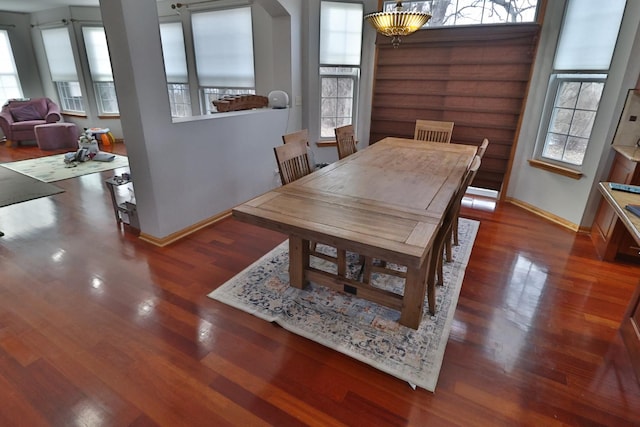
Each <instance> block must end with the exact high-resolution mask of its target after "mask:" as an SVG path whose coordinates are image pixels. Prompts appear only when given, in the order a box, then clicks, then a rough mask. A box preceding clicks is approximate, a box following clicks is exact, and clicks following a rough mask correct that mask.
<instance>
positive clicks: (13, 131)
mask: <svg viewBox="0 0 640 427" xmlns="http://www.w3.org/2000/svg"><path fill="white" fill-rule="evenodd" d="M61 119H62V116H61V115H60V107H58V105H57V104H56V103H55V102H53V101H52V100H50V99H49V98H32V99H29V100H20V101H18V100H13V101H9V102H7V103H6V104H5V105H4V106H3V107H2V110H0V127H2V132H4V136H5V138H6V139H7V144H6V146H7V147H9V146H11V144H12V143H13V142H14V141H15V142H16V143H18V144H19V143H20V142H21V141H29V140H35V139H36V135H35V131H34V129H33V128H34V127H35V126H37V125H43V124H47V123H55V122H58V121H60V120H61Z"/></svg>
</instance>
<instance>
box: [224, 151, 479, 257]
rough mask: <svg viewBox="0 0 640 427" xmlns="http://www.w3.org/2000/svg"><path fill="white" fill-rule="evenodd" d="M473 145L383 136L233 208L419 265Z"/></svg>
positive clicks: (276, 225) (307, 235) (249, 217)
mask: <svg viewBox="0 0 640 427" xmlns="http://www.w3.org/2000/svg"><path fill="white" fill-rule="evenodd" d="M476 151H477V147H475V146H470V145H460V144H442V143H429V142H424V141H415V140H411V139H403V138H385V139H383V140H381V141H379V142H377V143H376V144H374V145H372V146H370V147H367V148H366V149H363V150H360V151H358V152H356V153H355V154H353V155H351V156H349V157H346V158H345V159H342V160H340V161H337V162H335V163H332V164H330V165H329V166H326V167H324V168H322V169H318V170H316V171H315V172H313V173H312V174H310V175H307V176H305V177H303V178H301V179H299V180H297V181H294V182H292V183H290V184H288V185H285V186H282V187H279V188H276V189H274V190H272V191H269V192H267V193H265V194H263V195H261V196H259V197H257V198H255V199H253V200H250V201H248V202H246V203H244V204H242V205H240V206H237V207H236V208H234V209H233V215H234V217H236V218H238V219H240V220H242V221H246V222H250V223H253V224H256V225H260V226H263V227H266V228H271V229H274V230H277V231H281V232H283V233H286V234H293V235H297V236H300V237H302V238H304V239H308V240H314V241H318V242H323V243H327V244H329V245H332V246H337V247H342V248H346V249H350V250H353V251H355V252H359V253H366V254H367V255H368V256H374V257H379V258H382V259H385V260H387V261H390V262H394V261H395V262H399V263H403V264H404V265H420V263H422V262H423V261H424V259H425V257H426V256H427V254H428V252H429V249H430V247H431V245H432V243H433V239H434V238H435V235H436V232H437V230H438V228H439V226H440V224H441V222H442V218H443V216H444V213H445V211H446V208H447V206H448V204H449V202H450V201H451V199H452V197H453V195H454V194H455V192H456V190H457V189H458V188H459V186H460V184H461V182H462V179H463V176H464V174H465V172H466V170H467V169H468V167H469V165H470V164H471V161H472V160H473V157H474V156H475V154H476ZM362 249H365V250H364V251H362ZM361 251H362V252H361Z"/></svg>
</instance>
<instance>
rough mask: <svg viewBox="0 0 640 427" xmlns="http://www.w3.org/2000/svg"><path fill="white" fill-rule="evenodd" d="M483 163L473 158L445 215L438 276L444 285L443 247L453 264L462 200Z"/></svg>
mask: <svg viewBox="0 0 640 427" xmlns="http://www.w3.org/2000/svg"><path fill="white" fill-rule="evenodd" d="M481 163H482V158H481V157H480V156H479V155H477V154H476V156H475V157H474V158H473V161H472V162H471V166H470V167H469V169H467V173H466V174H465V177H464V179H463V181H462V185H461V186H460V188H459V189H458V191H457V193H456V196H455V198H454V199H453V202H452V203H451V205H450V208H449V209H448V210H447V214H446V215H445V220H444V224H445V225H444V226H443V227H441V230H443V229H444V232H445V233H446V236H443V237H442V239H443V240H442V242H441V243H440V246H441V248H440V250H439V253H438V255H439V256H440V261H439V263H438V274H439V279H440V284H442V257H443V250H442V246H444V257H445V258H446V260H447V262H451V261H452V260H453V258H452V248H451V241H452V237H453V236H452V234H456V233H457V232H458V229H457V227H458V218H459V217H460V207H461V206H462V198H463V197H464V195H465V194H466V192H467V189H468V188H469V186H470V185H471V183H472V182H473V179H474V178H475V176H476V174H477V173H478V169H479V168H480V164H481ZM437 239H438V237H436V241H437Z"/></svg>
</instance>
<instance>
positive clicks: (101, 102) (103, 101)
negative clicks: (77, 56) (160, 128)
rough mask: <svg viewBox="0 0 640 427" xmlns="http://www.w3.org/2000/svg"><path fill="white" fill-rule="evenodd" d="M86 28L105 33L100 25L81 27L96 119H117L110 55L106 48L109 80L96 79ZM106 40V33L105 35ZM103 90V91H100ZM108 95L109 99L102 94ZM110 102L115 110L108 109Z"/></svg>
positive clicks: (117, 108) (117, 109)
mask: <svg viewBox="0 0 640 427" xmlns="http://www.w3.org/2000/svg"><path fill="white" fill-rule="evenodd" d="M87 28H94V29H95V28H100V29H102V31H103V33H104V32H105V30H104V26H102V25H84V26H82V40H83V44H84V49H85V56H86V58H87V62H88V64H89V78H90V79H91V85H92V86H93V93H94V95H95V102H96V107H97V108H98V117H119V116H120V108H119V106H118V96H117V93H116V88H115V82H114V80H113V70H112V66H111V63H112V62H111V55H110V54H109V49H108V46H107V57H108V62H109V70H110V77H111V80H105V79H104V78H100V79H99V80H98V79H96V75H95V73H97V72H98V70H96V69H93V68H92V66H91V64H92V61H91V55H89V47H90V46H89V45H87V33H86V32H85V29H87ZM105 38H106V33H105ZM101 89H103V90H101ZM107 92H108V93H109V95H110V96H109V97H107V96H103V94H106V93H107ZM110 102H115V106H116V108H115V109H111V110H110V109H109V108H108V107H109V104H108V103H110Z"/></svg>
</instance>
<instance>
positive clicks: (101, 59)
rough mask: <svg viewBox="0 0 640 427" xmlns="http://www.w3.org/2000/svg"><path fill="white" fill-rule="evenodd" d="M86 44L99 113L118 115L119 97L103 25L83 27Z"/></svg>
mask: <svg viewBox="0 0 640 427" xmlns="http://www.w3.org/2000/svg"><path fill="white" fill-rule="evenodd" d="M82 34H83V36H84V44H85V48H86V50H87V60H88V61H89V70H90V71H91V79H92V80H93V89H94V91H95V94H96V102H97V104H98V113H99V114H102V115H117V114H119V110H118V99H117V97H116V88H115V85H114V83H113V74H112V72H111V59H110V58H109V48H108V46H107V36H106V35H105V33H104V28H102V27H82Z"/></svg>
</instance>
